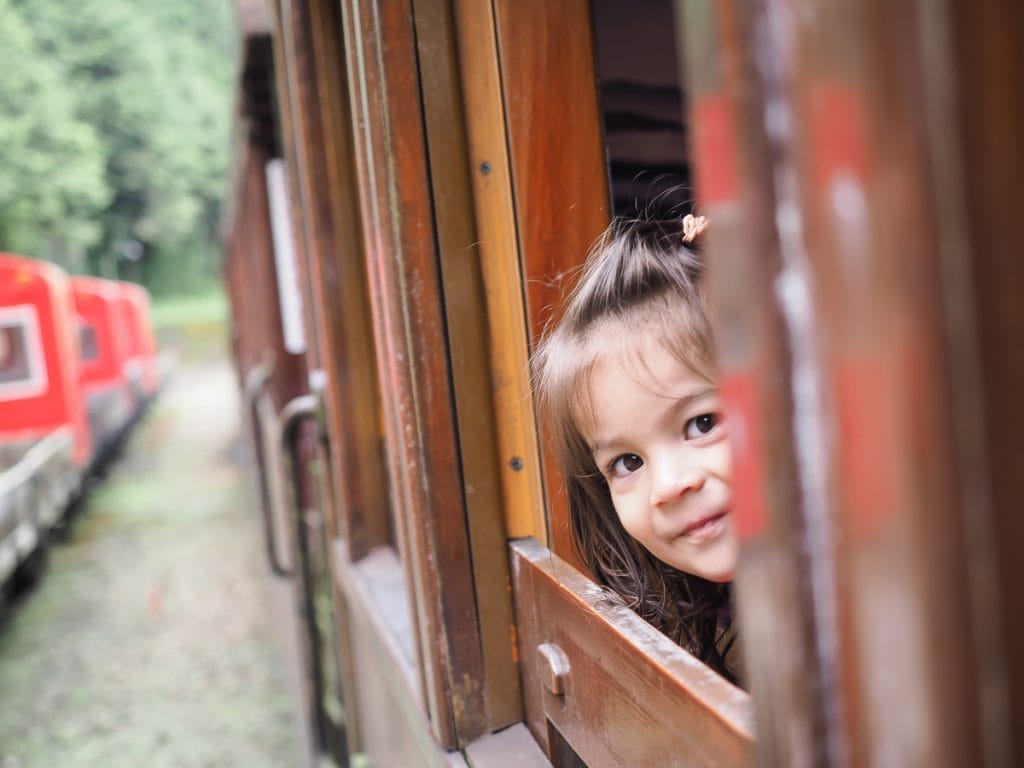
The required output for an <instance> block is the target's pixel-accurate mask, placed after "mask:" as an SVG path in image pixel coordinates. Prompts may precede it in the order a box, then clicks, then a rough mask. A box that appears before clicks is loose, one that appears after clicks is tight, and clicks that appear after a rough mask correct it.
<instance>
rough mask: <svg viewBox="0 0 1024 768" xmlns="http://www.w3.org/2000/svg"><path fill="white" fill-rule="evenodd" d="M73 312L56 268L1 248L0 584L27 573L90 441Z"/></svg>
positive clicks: (72, 487)
mask: <svg viewBox="0 0 1024 768" xmlns="http://www.w3.org/2000/svg"><path fill="white" fill-rule="evenodd" d="M74 318H75V314H74V305H73V302H72V294H71V285H70V283H69V281H68V278H67V276H66V275H65V274H64V273H63V271H61V270H60V269H59V268H57V267H55V266H53V265H51V264H47V263H45V262H40V261H34V260H32V259H27V258H24V257H20V256H15V255H13V254H0V424H2V425H3V428H2V429H0V459H2V464H0V587H3V586H4V585H5V584H6V582H7V581H8V579H10V578H11V577H12V576H14V575H15V574H16V573H27V574H28V578H29V579H31V578H34V576H35V572H36V568H37V567H38V565H37V564H38V563H39V557H40V552H41V550H42V547H43V546H44V544H45V540H46V537H47V535H48V533H49V530H50V529H51V528H52V527H53V526H54V525H55V524H56V523H57V522H59V520H60V518H61V516H62V514H63V512H64V509H65V507H66V506H67V505H68V503H69V502H70V501H71V499H72V498H73V497H74V495H75V494H76V493H77V491H78V487H79V483H80V482H81V477H82V473H83V470H84V469H85V465H86V463H87V462H88V459H89V455H90V451H91V449H92V448H91V440H90V435H89V430H88V423H87V420H86V414H85V407H84V401H83V399H82V396H81V392H80V389H79V381H78V350H77V347H76V344H77V339H76V338H75V336H74V328H75V320H74Z"/></svg>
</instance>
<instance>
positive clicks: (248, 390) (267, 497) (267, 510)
mask: <svg viewBox="0 0 1024 768" xmlns="http://www.w3.org/2000/svg"><path fill="white" fill-rule="evenodd" d="M272 374H273V366H272V365H271V364H270V363H269V362H263V363H260V364H259V365H256V366H254V367H253V369H252V370H251V371H249V373H248V375H247V376H246V377H245V387H244V389H243V391H244V396H245V403H246V407H247V408H248V410H249V415H250V418H251V420H252V426H253V442H254V443H255V445H256V462H257V464H258V467H257V469H258V471H257V473H256V474H258V475H259V479H260V507H261V509H262V511H263V541H264V545H265V546H266V548H267V560H268V561H269V562H270V570H271V571H273V572H274V574H275V575H276V576H282V577H287V576H291V575H292V572H291V570H290V569H289V568H288V567H287V566H285V565H284V564H283V563H282V562H281V561H280V560H279V559H278V556H277V537H276V536H275V535H274V499H273V494H272V493H271V491H270V484H269V481H268V479H267V473H268V472H270V471H271V467H270V465H269V464H268V462H267V453H266V446H265V445H264V444H263V418H262V416H261V415H260V408H259V403H260V398H261V397H262V396H263V394H264V392H265V391H266V386H267V383H268V382H269V381H270V378H271V375H272Z"/></svg>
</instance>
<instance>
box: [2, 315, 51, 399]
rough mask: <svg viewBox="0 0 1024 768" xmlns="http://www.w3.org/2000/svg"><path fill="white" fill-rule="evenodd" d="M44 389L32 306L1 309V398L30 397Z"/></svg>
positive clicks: (36, 328) (37, 330)
mask: <svg viewBox="0 0 1024 768" xmlns="http://www.w3.org/2000/svg"><path fill="white" fill-rule="evenodd" d="M45 389H46V367H45V365H44V364H43V359H42V343H41V341H40V336H39V321H38V318H37V316H36V311H35V309H34V308H33V307H31V306H28V305H24V306H16V307H5V308H3V309H0V399H4V400H13V399H17V398H22V397H30V396H32V395H36V394H39V393H40V392H42V391H44V390H45Z"/></svg>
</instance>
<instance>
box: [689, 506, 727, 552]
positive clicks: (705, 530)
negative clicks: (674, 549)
mask: <svg viewBox="0 0 1024 768" xmlns="http://www.w3.org/2000/svg"><path fill="white" fill-rule="evenodd" d="M728 514H729V513H728V512H727V511H726V512H714V513H712V514H710V515H704V516H702V517H699V518H698V519H696V520H694V521H693V522H692V523H690V524H689V525H687V526H686V527H685V528H683V530H682V531H681V532H680V534H679V535H680V536H683V537H685V538H686V539H688V540H690V541H692V542H693V543H695V544H703V543H704V542H707V541H711V540H712V539H714V538H717V537H718V535H719V534H721V533H722V531H724V530H725V517H726V515H728Z"/></svg>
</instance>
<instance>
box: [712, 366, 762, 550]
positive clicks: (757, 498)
mask: <svg viewBox="0 0 1024 768" xmlns="http://www.w3.org/2000/svg"><path fill="white" fill-rule="evenodd" d="M721 392H722V398H723V400H724V401H725V410H726V418H727V424H728V430H729V445H730V448H731V450H732V457H733V467H732V480H733V517H734V519H735V523H736V533H737V535H738V536H739V538H740V540H741V541H748V540H750V539H755V538H758V537H759V536H761V535H762V534H763V533H764V530H765V527H766V525H767V514H766V512H765V507H764V496H763V491H764V468H763V467H762V466H761V454H762V451H761V430H760V425H761V408H760V404H759V402H758V394H757V382H756V379H755V377H754V373H753V372H752V371H744V372H740V373H734V374H731V375H729V376H725V377H724V378H723V379H722V382H721Z"/></svg>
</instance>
